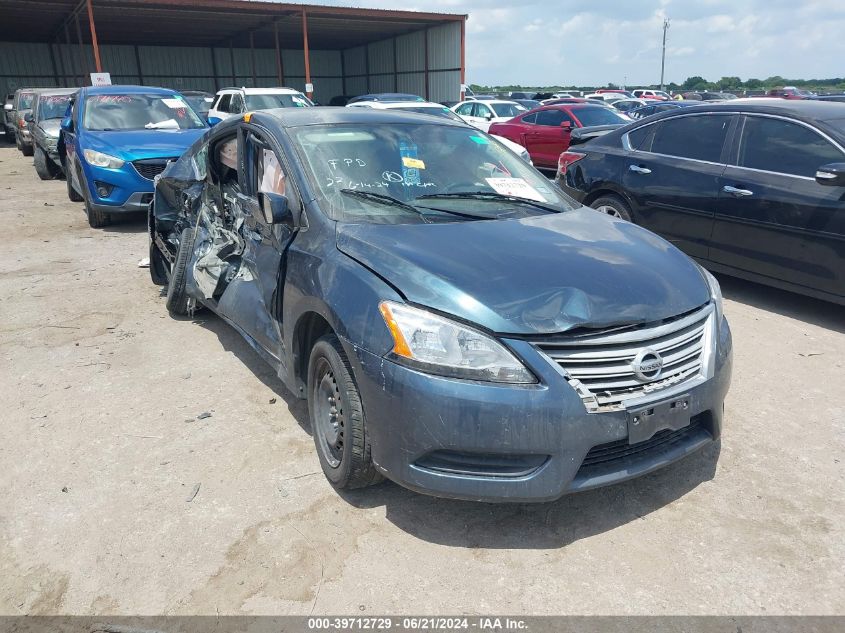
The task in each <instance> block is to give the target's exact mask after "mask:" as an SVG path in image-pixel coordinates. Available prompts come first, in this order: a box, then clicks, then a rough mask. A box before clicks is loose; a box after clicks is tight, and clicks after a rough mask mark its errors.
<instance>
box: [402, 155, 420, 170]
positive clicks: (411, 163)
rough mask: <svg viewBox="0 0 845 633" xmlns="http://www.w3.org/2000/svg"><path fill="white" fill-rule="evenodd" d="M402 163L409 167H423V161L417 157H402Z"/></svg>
mask: <svg viewBox="0 0 845 633" xmlns="http://www.w3.org/2000/svg"><path fill="white" fill-rule="evenodd" d="M402 164H403V165H405V167H407V168H409V169H425V163H424V162H422V161H421V160H420V159H419V158H411V157H410V156H403V157H402Z"/></svg>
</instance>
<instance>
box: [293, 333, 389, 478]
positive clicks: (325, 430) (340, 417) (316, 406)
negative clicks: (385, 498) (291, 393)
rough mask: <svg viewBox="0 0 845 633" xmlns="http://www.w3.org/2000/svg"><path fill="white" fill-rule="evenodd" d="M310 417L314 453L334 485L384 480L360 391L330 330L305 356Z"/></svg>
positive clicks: (344, 353) (341, 348) (347, 361)
mask: <svg viewBox="0 0 845 633" xmlns="http://www.w3.org/2000/svg"><path fill="white" fill-rule="evenodd" d="M308 417H309V419H310V422H311V434H312V435H313V436H314V444H315V445H316V446H317V456H318V457H319V458H320V466H321V467H322V469H323V473H324V474H325V475H326V478H327V479H328V480H329V482H330V483H331V484H332V486H334V487H335V488H338V489H340V490H348V489H352V488H363V487H365V486H369V485H371V484H375V483H378V482H379V481H381V480H382V476H381V474H380V473H379V472H378V470H376V468H375V466H374V465H373V460H372V457H371V454H370V438H369V436H368V435H367V425H366V421H365V419H364V409H363V407H362V406H361V395H360V393H359V392H358V386H357V385H356V384H355V381H354V379H353V378H352V367H351V365H350V364H349V359H348V358H347V357H346V352H344V351H343V347H341V345H340V341H339V340H338V338H337V337H336V336H335V335H334V334H327V335H325V336H323V337H322V338H321V339H319V340H318V341H317V342H316V343H315V344H314V347H313V348H312V350H311V357H310V360H309V362H308Z"/></svg>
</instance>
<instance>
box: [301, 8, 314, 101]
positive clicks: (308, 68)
mask: <svg viewBox="0 0 845 633" xmlns="http://www.w3.org/2000/svg"><path fill="white" fill-rule="evenodd" d="M302 42H303V48H304V49H305V51H304V52H305V83H306V84H310V83H311V54H310V53H309V52H308V14H307V13H306V12H305V9H304V8H303V9H302ZM307 95H308V98H309V99H310V98H311V97H312V96H314V93H313V92H311V91H309V92H307Z"/></svg>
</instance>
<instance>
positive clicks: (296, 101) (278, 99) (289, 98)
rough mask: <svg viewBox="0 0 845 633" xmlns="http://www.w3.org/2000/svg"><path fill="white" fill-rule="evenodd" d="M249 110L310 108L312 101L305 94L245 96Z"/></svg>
mask: <svg viewBox="0 0 845 633" xmlns="http://www.w3.org/2000/svg"><path fill="white" fill-rule="evenodd" d="M245 99H246V109H247V110H272V109H273V108H308V107H310V106H312V105H314V104H313V103H311V101H310V100H309V99H308V97H306V96H305V95H304V94H299V93H297V94H290V95H288V94H267V95H245Z"/></svg>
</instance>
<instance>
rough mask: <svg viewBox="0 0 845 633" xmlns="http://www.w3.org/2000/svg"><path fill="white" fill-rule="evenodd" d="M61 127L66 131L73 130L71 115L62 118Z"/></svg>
mask: <svg viewBox="0 0 845 633" xmlns="http://www.w3.org/2000/svg"><path fill="white" fill-rule="evenodd" d="M61 127H62V130H64V131H65V132H73V119H72V118H70V117H69V116H66V117H65V118H64V119H62V125H61Z"/></svg>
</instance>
